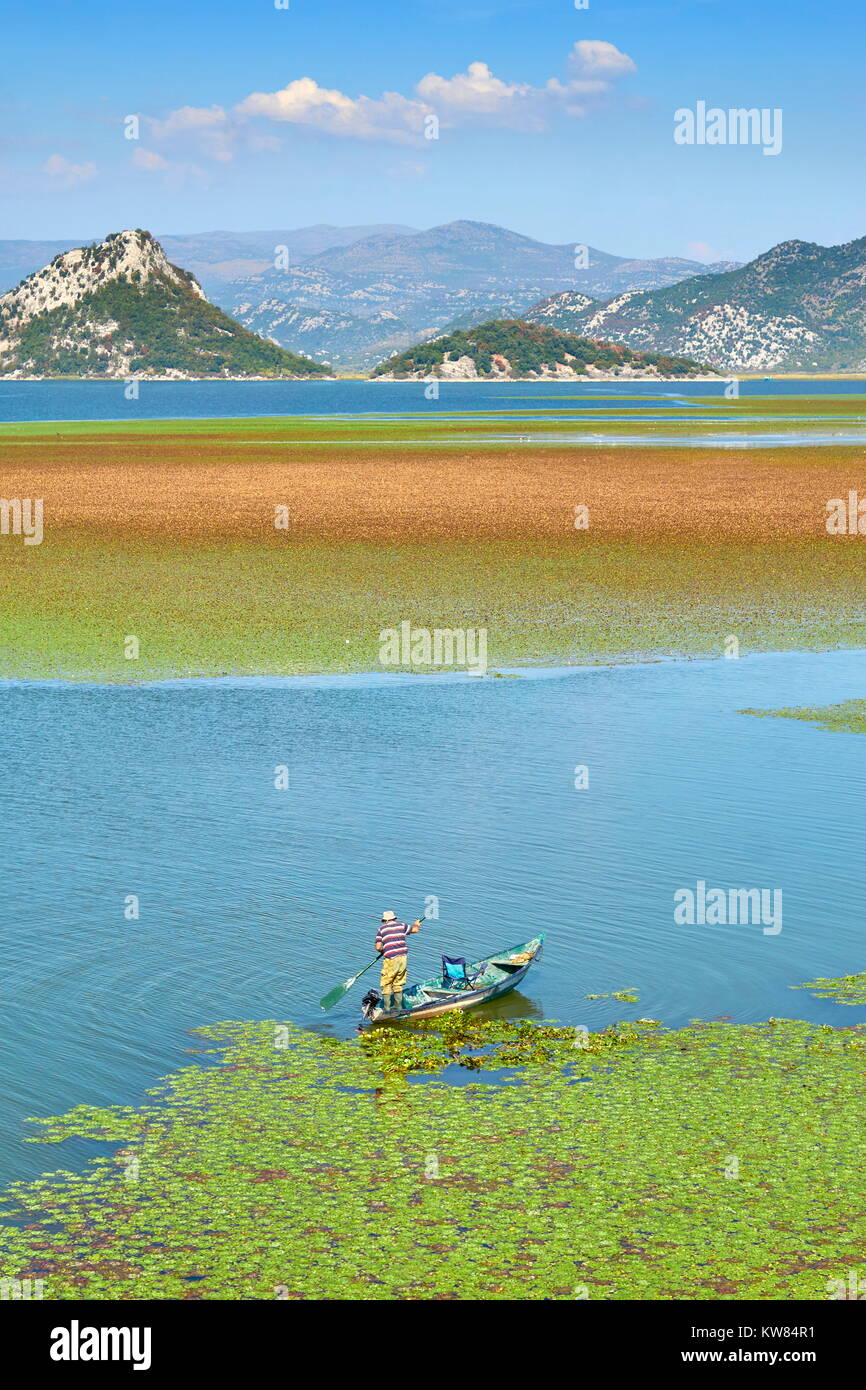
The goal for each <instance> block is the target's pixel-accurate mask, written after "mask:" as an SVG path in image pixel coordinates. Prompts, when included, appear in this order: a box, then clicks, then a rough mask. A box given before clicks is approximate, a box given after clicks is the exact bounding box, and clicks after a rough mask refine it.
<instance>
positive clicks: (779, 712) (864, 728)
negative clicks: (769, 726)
mask: <svg viewBox="0 0 866 1390" xmlns="http://www.w3.org/2000/svg"><path fill="white" fill-rule="evenodd" d="M738 713H739V714H753V715H755V716H756V717H757V718H758V719H802V720H803V721H804V722H807V723H812V724H817V725H818V727H819V729H827V730H829V731H830V732H831V733H847V734H866V700H843V701H842V702H841V704H838V705H823V706H820V705H819V706H817V707H816V708H814V709H812V708H810V707H809V706H806V705H804V706H802V707H801V708H796V707H795V708H793V709H741V710H739V711H738Z"/></svg>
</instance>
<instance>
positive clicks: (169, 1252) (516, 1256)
mask: <svg viewBox="0 0 866 1390" xmlns="http://www.w3.org/2000/svg"><path fill="white" fill-rule="evenodd" d="M445 1022H446V1023H447V1026H441V1025H440V1026H439V1027H438V1028H436V1029H433V1028H432V1026H429V1025H428V1027H426V1028H425V1027H418V1028H415V1029H413V1030H412V1031H411V1032H409V1031H407V1030H399V1029H390V1030H381V1031H379V1032H375V1033H373V1034H370V1035H368V1036H367V1037H365V1038H363V1039H360V1040H353V1041H349V1042H340V1041H334V1040H329V1039H325V1038H322V1037H319V1036H317V1035H314V1034H310V1033H306V1032H304V1031H302V1030H301V1029H299V1028H296V1027H294V1026H293V1025H288V1024H286V1025H283V1024H277V1023H273V1022H271V1023H257V1024H252V1023H225V1024H221V1025H218V1026H215V1027H213V1028H210V1029H203V1030H200V1031H201V1032H202V1033H203V1034H204V1035H205V1038H206V1039H207V1040H208V1041H207V1042H203V1047H204V1048H205V1049H206V1050H207V1053H208V1056H207V1057H206V1058H203V1059H202V1062H200V1063H196V1064H194V1065H191V1066H188V1067H186V1068H184V1069H183V1070H181V1071H180V1072H178V1073H177V1074H176V1075H174V1076H171V1077H169V1078H167V1080H166V1081H165V1083H164V1085H162V1086H160V1087H159V1088H157V1089H156V1090H154V1091H152V1092H151V1093H150V1095H151V1101H150V1103H149V1104H147V1105H146V1106H145V1107H143V1108H142V1109H139V1110H134V1109H128V1108H123V1107H116V1108H111V1109H107V1110H98V1109H93V1108H90V1107H80V1108H78V1109H76V1110H73V1111H72V1112H71V1113H70V1114H68V1115H66V1116H63V1117H59V1118H56V1119H53V1120H47V1121H41V1122H40V1128H41V1140H42V1141H43V1142H46V1141H47V1142H57V1141H62V1140H64V1139H65V1138H67V1137H69V1136H72V1135H85V1136H88V1137H89V1138H91V1139H97V1140H103V1141H107V1143H108V1144H109V1145H111V1146H113V1151H112V1152H111V1153H106V1154H105V1156H103V1157H100V1158H98V1159H96V1160H94V1161H93V1162H92V1163H91V1165H90V1167H89V1168H88V1170H87V1171H86V1172H84V1173H82V1174H74V1173H71V1172H66V1171H60V1172H55V1173H51V1174H47V1175H46V1176H45V1177H44V1178H43V1179H41V1180H39V1181H36V1182H31V1183H27V1184H18V1185H16V1186H14V1187H12V1188H11V1189H9V1190H8V1192H7V1193H6V1196H5V1199H4V1202H3V1212H4V1217H5V1222H6V1224H5V1225H4V1226H3V1227H2V1228H0V1272H2V1275H3V1277H7V1278H24V1277H28V1276H29V1277H31V1278H41V1279H43V1280H44V1281H45V1286H44V1297H45V1298H46V1299H54V1300H63V1299H74V1298H82V1297H83V1298H86V1299H97V1300H98V1299H113V1298H122V1299H135V1300H138V1299H149V1298H157V1299H256V1300H269V1299H281V1298H287V1299H335V1300H394V1299H398V1300H400V1299H424V1300H426V1299H460V1300H464V1299H465V1300H499V1299H502V1300H505V1299H530V1300H534V1299H545V1300H548V1299H552V1300H561V1299H567V1300H571V1299H586V1298H588V1299H602V1300H626V1299H637V1300H656V1299H664V1300H669V1299H693V1298H694V1299H705V1300H739V1299H747V1298H756V1299H765V1300H788V1299H806V1300H822V1299H826V1298H827V1297H828V1287H830V1286H829V1285H828V1281H829V1280H832V1279H843V1280H844V1279H847V1278H848V1277H849V1275H850V1272H851V1271H852V1270H854V1271H857V1272H858V1273H859V1275H860V1276H863V1275H866V1213H864V1209H863V1202H862V1140H861V1135H862V1124H863V1070H864V1060H866V1033H864V1031H863V1029H862V1026H857V1027H854V1028H851V1029H843V1030H834V1029H832V1028H829V1027H827V1026H823V1027H815V1026H812V1025H810V1024H806V1023H801V1022H796V1021H791V1020H774V1021H771V1022H769V1023H767V1024H763V1025H759V1026H744V1025H732V1024H729V1023H726V1022H715V1023H711V1024H704V1023H695V1024H693V1025H692V1026H690V1027H688V1028H686V1029H683V1030H679V1031H676V1032H668V1031H666V1030H664V1029H663V1028H659V1027H650V1026H637V1025H634V1024H630V1025H623V1024H621V1025H618V1026H617V1027H615V1028H611V1029H608V1030H607V1031H606V1032H604V1033H601V1034H593V1035H589V1037H587V1036H586V1035H585V1034H583V1035H581V1033H580V1031H579V1030H574V1029H571V1028H561V1027H557V1026H554V1025H535V1024H531V1023H528V1022H524V1023H520V1024H508V1023H484V1022H481V1021H479V1020H472V1019H462V1018H455V1019H453V1020H446V1021H445ZM205 1063H208V1064H205ZM446 1067H447V1068H448V1069H449V1071H448V1076H447V1078H445V1077H443V1074H442V1073H443V1069H444V1068H446ZM455 1077H456V1078H457V1079H462V1080H464V1081H465V1083H466V1084H463V1085H455V1084H449V1081H450V1082H453V1079H454V1078H455Z"/></svg>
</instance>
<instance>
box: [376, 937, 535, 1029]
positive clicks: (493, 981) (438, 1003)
mask: <svg viewBox="0 0 866 1390" xmlns="http://www.w3.org/2000/svg"><path fill="white" fill-rule="evenodd" d="M543 947H544V933H542V935H541V936H534V937H533V938H532V940H531V941H523V942H521V943H520V945H519V946H508V947H506V948H505V950H504V951H496V952H495V953H494V955H492V956H484V957H483V959H481V960H475V961H471V962H469V963H467V962H466V961H464V960H462V959H454V958H452V957H448V956H443V957H442V972H441V974H439V975H435V976H434V977H433V979H431V980H424V981H423V983H421V984H420V985H410V986H409V988H408V989H405V990H404V991H403V1007H402V1009H388V1010H385V1009H383V1008H382V1001H381V997H380V995H379V992H378V990H375V989H371V990H369V991H368V992H367V994H365V995H364V999H363V1002H362V1005H361V1011H362V1014H363V1017H364V1019H365V1020H366V1021H367V1022H368V1023H396V1022H399V1021H402V1020H404V1019H411V1018H433V1017H434V1015H436V1014H444V1013H448V1012H450V1010H452V1009H471V1008H474V1006H475V1005H476V1004H486V1003H487V1000H488V999H498V998H499V996H500V995H501V994H508V992H509V990H512V989H514V988H515V986H516V985H519V984H520V981H521V980H522V979H523V977H524V975H525V974H526V972H527V970H528V969H529V967H530V965H532V963H533V961H536V960H539V959H540V957H541V954H542V950H543Z"/></svg>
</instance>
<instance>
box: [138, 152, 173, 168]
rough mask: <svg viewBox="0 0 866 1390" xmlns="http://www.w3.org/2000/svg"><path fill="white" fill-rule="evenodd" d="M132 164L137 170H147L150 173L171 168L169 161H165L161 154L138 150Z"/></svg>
mask: <svg viewBox="0 0 866 1390" xmlns="http://www.w3.org/2000/svg"><path fill="white" fill-rule="evenodd" d="M132 162H133V164H134V165H135V167H136V169H147V170H148V171H149V172H154V171H156V170H159V169H168V168H169V167H170V165H169V162H168V160H167V159H163V157H162V155H161V154H157V153H156V150H142V149H137V150H136V151H135V154H134V155H133V156H132Z"/></svg>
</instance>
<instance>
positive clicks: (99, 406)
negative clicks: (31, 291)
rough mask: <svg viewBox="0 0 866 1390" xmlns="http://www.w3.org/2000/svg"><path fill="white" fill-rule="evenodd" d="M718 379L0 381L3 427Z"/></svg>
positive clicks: (701, 389) (506, 403) (653, 392)
mask: <svg viewBox="0 0 866 1390" xmlns="http://www.w3.org/2000/svg"><path fill="white" fill-rule="evenodd" d="M724 390H725V382H724V381H723V380H722V379H719V380H718V381H681V382H653V381H587V382H574V381H567V382H541V381H515V382H495V381H494V382H490V381H487V382H485V381H478V382H462V381H460V382H442V383H440V388H439V398H438V400H428V399H427V398H426V397H425V395H424V391H425V386H424V383H423V382H420V381H399V382H387V381H141V382H140V383H139V396H138V399H137V400H127V399H126V395H125V383H124V382H123V381H2V382H0V421H6V422H11V421H23V420H45V421H51V420H64V421H65V420H123V421H128V420H172V419H174V420H180V419H205V420H207V419H221V420H227V419H243V418H248V417H256V416H262V415H310V416H322V415H372V414H376V415H381V414H385V415H403V414H406V413H413V412H423V413H424V415H425V416H426V415H429V414H430V412H431V411H433V412H434V413H440V414H451V413H452V412H455V411H469V412H478V411H497V410H507V411H533V410H539V409H548V408H550V407H551V406H555V405H556V404H558V403H561V404H562V405H563V407H565V408H566V409H567V410H568V411H573V410H579V409H581V407H592V406H598V404H599V401H602V402H603V401H605V400H610V401H611V402H614V403H616V404H617V405H618V406H622V408H623V409H629V408H638V409H644V408H645V407H646V404H647V402H648V401H652V402H654V403H655V404H657V405H658V406H659V407H660V408H661V407H664V408H665V409H666V410H670V411H671V412H672V413H679V412H681V411H682V409H683V406H684V405H685V406H687V405H688V402H689V401H690V400H698V399H700V398H707V397H710V398H716V399H719V400H724ZM864 392H866V382H864V381H856V380H841V379H835V380H823V381H820V380H785V381H743V382H741V383H740V394H741V396H743V397H744V398H748V397H753V396H755V397H764V396H766V397H770V398H772V397H791V396H852V395H853V396H857V395H863V394H864Z"/></svg>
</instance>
